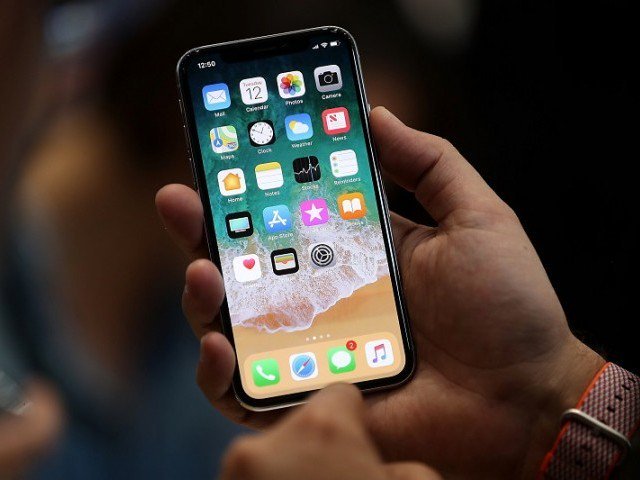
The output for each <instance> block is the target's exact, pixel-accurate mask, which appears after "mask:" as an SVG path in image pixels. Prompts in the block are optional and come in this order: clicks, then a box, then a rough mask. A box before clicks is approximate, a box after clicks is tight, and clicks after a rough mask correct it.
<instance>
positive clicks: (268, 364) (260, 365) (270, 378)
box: [251, 358, 280, 387]
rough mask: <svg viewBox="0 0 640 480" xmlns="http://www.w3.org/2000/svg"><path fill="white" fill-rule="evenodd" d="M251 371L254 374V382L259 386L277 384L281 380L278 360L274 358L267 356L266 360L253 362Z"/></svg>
mask: <svg viewBox="0 0 640 480" xmlns="http://www.w3.org/2000/svg"><path fill="white" fill-rule="evenodd" d="M251 373H252V374H253V383H255V384H256V386H257V387H267V386H269V385H275V384H276V383H278V382H279V381H280V369H279V368H278V362H276V361H275V360H274V359H273V358H265V359H264V360H256V361H255V362H253V363H252V364H251Z"/></svg>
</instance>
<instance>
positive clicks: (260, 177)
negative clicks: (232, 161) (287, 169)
mask: <svg viewBox="0 0 640 480" xmlns="http://www.w3.org/2000/svg"><path fill="white" fill-rule="evenodd" d="M256 181H257V182H258V187H259V188H260V190H270V189H272V188H280V187H281V186H282V185H283V184H284V177H283V176H282V168H281V167H280V164H279V163H278V162H269V163H261V164H260V165H258V166H257V167H256Z"/></svg>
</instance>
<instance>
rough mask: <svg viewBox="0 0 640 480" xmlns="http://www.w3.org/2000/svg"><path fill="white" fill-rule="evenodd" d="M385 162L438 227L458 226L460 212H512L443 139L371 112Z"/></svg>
mask: <svg viewBox="0 0 640 480" xmlns="http://www.w3.org/2000/svg"><path fill="white" fill-rule="evenodd" d="M370 118H371V127H372V130H373V134H374V136H375V139H376V143H377V146H378V149H379V151H380V162H381V164H382V167H383V168H384V170H385V171H386V172H387V173H388V174H389V176H390V177H391V178H392V179H393V180H394V181H395V182H396V183H398V184H399V185H400V186H402V187H404V188H406V189H407V190H409V191H411V192H415V195H416V198H417V199H418V201H419V202H420V203H421V204H422V206H423V207H424V208H425V209H426V210H427V211H428V212H429V214H430V215H431V216H432V217H433V218H434V219H435V220H436V221H437V222H438V223H455V222H456V220H457V218H458V216H457V215H454V214H456V213H458V212H461V211H467V212H469V211H470V212H485V213H507V212H509V211H510V209H509V208H508V207H507V205H506V204H505V203H504V202H503V201H502V200H501V199H500V197H498V195H497V194H496V193H495V192H494V191H493V190H492V189H491V188H490V187H489V185H487V183H486V182H485V181H484V180H483V178H482V177H481V176H480V174H479V173H478V172H477V171H476V170H475V169H474V168H473V166H471V164H470V163H469V162H468V161H467V160H466V159H465V158H464V157H463V156H462V155H461V154H460V152H458V151H457V150H456V149H455V148H454V147H453V145H451V144H450V143H449V142H447V141H446V140H444V139H443V138H440V137H437V136H435V135H430V134H428V133H425V132H420V131H418V130H414V129H413V128H410V127H407V126H406V125H405V124H404V123H402V122H401V121H400V120H399V119H398V118H397V117H396V116H394V115H393V114H392V113H391V112H389V111H388V110H387V109H385V108H383V107H377V108H374V109H373V110H372V111H371V116H370Z"/></svg>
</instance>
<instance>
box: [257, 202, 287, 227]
mask: <svg viewBox="0 0 640 480" xmlns="http://www.w3.org/2000/svg"><path fill="white" fill-rule="evenodd" d="M262 219H263V220H264V228H266V229H267V233H278V232H286V231H287V230H290V229H291V227H292V225H291V212H289V208H288V207H287V206H286V205H274V206H273V207H267V208H265V209H264V210H263V211H262Z"/></svg>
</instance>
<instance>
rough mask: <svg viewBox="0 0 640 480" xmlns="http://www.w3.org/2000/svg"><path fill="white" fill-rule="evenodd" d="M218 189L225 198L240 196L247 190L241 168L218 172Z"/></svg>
mask: <svg viewBox="0 0 640 480" xmlns="http://www.w3.org/2000/svg"><path fill="white" fill-rule="evenodd" d="M218 187H220V193H221V194H222V195H224V196H225V197H230V196H231V195H240V194H241V193H244V192H245V191H246V190H247V184H246V182H245V179H244V172H243V171H242V169H241V168H231V169H229V170H222V171H221V172H218Z"/></svg>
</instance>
